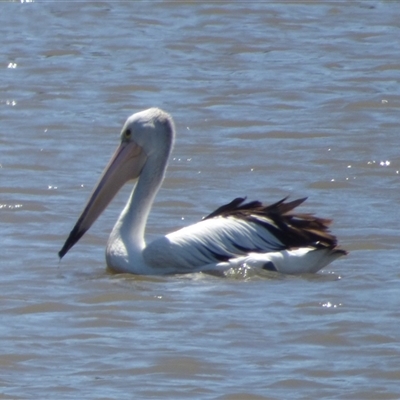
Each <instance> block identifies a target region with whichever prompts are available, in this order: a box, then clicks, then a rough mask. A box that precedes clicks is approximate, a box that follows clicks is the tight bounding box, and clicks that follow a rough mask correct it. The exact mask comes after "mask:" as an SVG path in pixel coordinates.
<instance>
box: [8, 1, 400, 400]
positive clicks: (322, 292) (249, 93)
mask: <svg viewBox="0 0 400 400" xmlns="http://www.w3.org/2000/svg"><path fill="white" fill-rule="evenodd" d="M399 21H400V3H399V2H395V1H378V0H376V1H374V0H371V1H352V2H328V1H321V2H310V1H296V2H267V1H265V2H221V1H220V2H190V1H187V2H171V1H165V2H163V1H142V2H118V1H117V2H111V1H110V2H40V1H38V2H31V1H22V2H13V3H11V2H1V3H0V40H1V52H0V232H1V247H0V248H1V256H0V272H1V279H0V317H1V324H0V343H1V351H0V398H1V399H31V398H35V399H218V400H241V399H250V400H255V399H295V398H298V399H321V398H329V399H398V398H400V383H399V382H400V329H399V318H400V251H399V246H400V245H399V241H400V234H399V225H400V212H399V205H400V190H399V188H400V173H399V171H400V154H399V149H400V136H399V134H400V132H399V129H400V123H399V122H400V23H399ZM151 106H158V107H161V108H163V109H165V110H166V111H168V112H169V113H171V114H172V115H173V117H174V119H175V122H176V126H177V132H178V135H177V141H176V146H175V149H174V152H173V159H172V160H171V162H170V167H169V169H168V172H167V177H166V181H165V183H164V186H163V188H162V190H161V191H160V193H159V195H158V197H157V199H156V202H155V204H154V207H153V211H152V213H151V216H150V219H149V222H148V229H147V233H148V237H149V240H151V238H154V237H155V236H156V235H158V234H164V233H167V232H169V231H171V230H174V229H177V228H179V227H182V226H184V225H186V224H190V223H193V222H196V221H198V220H199V219H201V217H202V216H204V215H206V214H207V213H209V212H210V211H212V210H213V209H215V208H216V207H218V206H219V205H221V204H223V203H226V202H228V201H230V200H231V199H232V198H234V197H237V196H248V199H250V200H251V199H259V200H262V201H265V202H267V203H268V202H273V201H277V200H279V199H280V198H282V197H284V196H290V198H292V199H294V198H296V197H303V196H308V198H309V199H308V201H307V202H306V203H305V205H303V206H302V207H301V210H302V211H304V212H312V213H316V214H318V215H320V216H322V217H328V218H333V219H334V224H333V227H332V229H333V231H334V233H335V234H336V235H337V236H338V238H339V240H340V243H341V245H342V247H343V248H346V249H347V250H349V251H350V254H349V256H348V257H346V258H342V259H340V260H338V261H336V262H334V263H333V264H331V265H329V266H328V267H327V268H325V269H324V270H323V271H321V272H320V273H318V274H316V275H314V276H296V277H291V276H278V275H271V276H260V275H258V274H250V275H249V274H248V273H247V272H246V271H237V272H236V273H234V274H233V275H232V276H230V277H227V278H217V277H211V276H207V275H203V274H194V275H190V276H178V277H177V276H170V277H156V278H146V277H135V276H129V275H113V274H110V273H108V272H107V271H106V267H105V260H104V248H105V244H106V240H107V236H108V234H109V232H110V230H111V228H112V226H113V223H114V222H115V220H116V218H117V216H118V214H119V212H120V210H121V208H122V207H123V204H124V203H125V201H126V200H127V196H128V193H129V191H130V190H131V188H130V187H127V188H124V190H122V192H121V193H120V194H119V195H118V196H117V198H116V199H115V200H114V202H113V203H112V204H111V206H110V207H109V208H108V209H107V210H106V212H105V213H104V214H103V215H102V216H101V218H100V219H99V220H98V221H97V222H96V224H95V225H94V226H93V227H92V229H91V230H90V231H89V232H88V233H87V234H86V235H85V237H84V238H83V239H82V240H81V241H80V242H79V243H78V244H77V245H76V246H75V247H74V248H73V249H72V250H71V251H70V253H68V255H67V256H66V257H65V258H64V259H63V260H62V262H61V263H60V262H59V261H58V257H57V251H58V250H59V249H60V247H61V246H62V244H63V242H64V240H65V238H66V236H67V234H68V233H69V231H70V230H71V228H72V226H73V225H74V223H75V221H76V219H77V217H78V215H79V213H80V211H81V210H82V208H83V206H84V204H85V202H86V200H87V197H88V196H89V194H90V192H91V190H92V187H93V185H94V184H95V183H96V181H97V179H98V177H99V174H100V173H101V171H102V169H103V168H104V166H105V165H106V163H107V161H108V158H109V157H110V155H111V154H112V152H113V150H114V148H115V147H116V146H117V143H118V135H119V132H120V129H121V127H122V124H123V123H124V121H125V119H126V118H127V117H128V116H129V115H130V114H131V113H133V112H136V111H140V110H142V109H145V108H148V107H151Z"/></svg>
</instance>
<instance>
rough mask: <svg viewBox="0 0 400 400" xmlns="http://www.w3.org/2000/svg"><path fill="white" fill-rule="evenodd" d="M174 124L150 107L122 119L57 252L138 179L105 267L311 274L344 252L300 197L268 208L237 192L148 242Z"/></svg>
mask: <svg viewBox="0 0 400 400" xmlns="http://www.w3.org/2000/svg"><path fill="white" fill-rule="evenodd" d="M174 136H175V128H174V123H173V120H172V118H171V117H170V116H169V115H168V114H167V113H165V112H164V111H162V110H160V109H157V108H151V109H148V110H145V111H142V112H140V113H137V114H133V115H132V116H131V117H129V118H128V120H127V121H126V123H125V125H124V127H123V129H122V133H121V144H120V146H119V147H118V149H117V151H116V152H115V154H114V156H113V157H112V159H111V160H110V162H109V164H108V166H107V167H106V169H105V170H104V172H103V175H102V177H101V178H100V181H99V183H98V184H97V186H96V187H95V189H94V191H93V193H92V195H91V197H90V198H89V201H88V203H87V205H86V207H85V209H84V210H83V212H82V214H81V216H80V217H79V219H78V222H77V223H76V225H75V227H74V228H73V230H72V231H71V233H70V235H69V237H68V239H67V240H66V242H65V244H64V246H63V248H62V249H61V251H60V252H59V256H60V257H63V256H64V255H65V254H66V253H67V252H68V250H69V249H70V248H71V247H72V246H73V245H74V244H75V243H76V242H77V241H78V240H79V239H80V238H81V237H82V236H83V234H84V233H85V232H86V231H87V230H88V229H89V228H90V226H91V225H92V224H93V222H94V221H95V220H96V218H97V217H98V216H99V215H100V214H101V212H102V211H103V210H104V209H105V208H106V207H107V205H108V204H109V202H110V201H111V200H112V198H113V197H114V195H115V194H116V193H117V192H118V190H119V189H120V188H121V187H122V186H123V185H124V184H125V183H126V182H128V181H130V180H132V179H138V181H137V184H136V187H135V189H134V190H133V191H132V194H131V196H130V199H129V201H128V203H127V205H126V206H125V208H124V210H123V211H122V213H121V215H120V217H119V219H118V221H117V223H116V224H115V226H114V228H113V230H112V232H111V235H110V238H109V240H108V243H107V250H106V260H107V264H108V266H109V267H110V268H111V269H113V270H115V271H118V272H130V273H135V274H171V273H190V272H196V271H224V270H227V269H229V268H232V267H233V268H236V267H240V266H244V265H245V266H249V267H255V268H263V269H267V270H273V271H278V272H282V273H290V274H295V273H305V272H317V271H318V270H320V269H321V268H323V267H325V266H326V265H327V264H329V263H331V262H332V261H333V260H335V259H336V258H338V257H340V256H342V255H344V254H346V252H345V251H344V250H341V249H338V248H337V243H336V238H335V237H334V236H333V235H331V234H330V233H329V232H328V229H327V226H328V224H329V223H330V221H329V220H325V219H321V218H317V217H314V216H312V215H310V214H295V213H293V209H294V208H295V207H297V206H298V205H300V204H301V203H302V202H303V201H304V200H305V199H299V200H295V201H292V202H285V200H286V199H283V200H281V201H279V202H277V203H274V204H272V205H270V206H264V205H263V204H261V203H260V202H257V201H253V202H248V203H246V202H245V199H243V198H237V199H235V200H233V201H232V202H231V203H229V204H227V205H224V206H222V207H220V208H218V209H217V210H216V211H214V212H213V213H211V214H210V215H209V216H208V217H206V218H205V219H204V220H203V221H200V222H198V223H197V224H194V225H191V226H188V227H185V228H183V229H180V230H178V231H176V232H173V233H170V234H168V235H166V236H163V237H160V238H159V239H156V240H155V241H153V242H152V243H150V244H149V245H146V243H145V240H144V233H145V227H146V222H147V218H148V215H149V212H150V209H151V206H152V203H153V201H154V197H155V195H156V193H157V191H158V189H159V188H160V186H161V184H162V181H163V179H164V173H165V170H166V167H167V163H168V159H169V156H170V153H171V150H172V147H173V141H174Z"/></svg>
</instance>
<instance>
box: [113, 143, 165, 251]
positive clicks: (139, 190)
mask: <svg viewBox="0 0 400 400" xmlns="http://www.w3.org/2000/svg"><path fill="white" fill-rule="evenodd" d="M168 157H169V151H168V152H167V153H166V154H165V155H163V157H154V158H150V157H149V158H148V160H147V161H146V164H145V165H144V167H143V170H142V172H141V174H140V177H139V180H138V182H137V184H136V186H135V188H134V189H133V191H132V193H131V195H130V198H129V200H128V203H127V204H126V206H125V208H124V210H123V211H122V213H121V215H120V217H119V219H118V222H117V224H116V225H115V227H114V229H113V232H112V234H111V236H112V237H113V236H114V237H115V234H117V235H118V237H119V238H120V239H122V241H123V242H124V243H125V246H127V247H128V248H129V249H130V250H133V251H134V252H139V251H142V250H143V249H144V247H145V240H144V234H145V229H146V223H147V218H148V216H149V213H150V210H151V206H152V204H153V202H154V198H155V196H156V194H157V192H158V190H159V188H160V186H161V184H162V182H163V180H164V175H165V169H166V164H167V161H168ZM112 237H111V238H110V239H111V240H113V238H112Z"/></svg>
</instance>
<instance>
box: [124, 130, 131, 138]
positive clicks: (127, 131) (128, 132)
mask: <svg viewBox="0 0 400 400" xmlns="http://www.w3.org/2000/svg"><path fill="white" fill-rule="evenodd" d="M130 138H131V130H130V129H127V130H126V131H125V139H130Z"/></svg>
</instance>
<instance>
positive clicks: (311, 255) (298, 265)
mask: <svg viewBox="0 0 400 400" xmlns="http://www.w3.org/2000/svg"><path fill="white" fill-rule="evenodd" d="M346 254H347V252H346V251H345V250H341V249H337V248H329V247H324V248H315V247H302V248H298V249H294V250H283V251H275V252H270V253H250V254H248V255H246V256H242V257H237V258H234V259H231V260H229V261H227V262H222V263H220V264H219V266H218V269H228V268H235V267H241V266H248V267H253V268H260V269H266V270H269V271H276V272H280V273H283V274H304V273H315V272H317V271H319V270H320V269H322V268H324V267H326V266H327V265H328V264H330V263H331V262H333V261H334V260H336V259H337V258H339V257H341V256H344V255H346Z"/></svg>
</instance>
